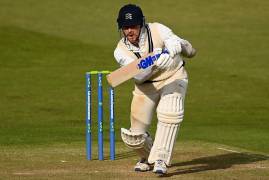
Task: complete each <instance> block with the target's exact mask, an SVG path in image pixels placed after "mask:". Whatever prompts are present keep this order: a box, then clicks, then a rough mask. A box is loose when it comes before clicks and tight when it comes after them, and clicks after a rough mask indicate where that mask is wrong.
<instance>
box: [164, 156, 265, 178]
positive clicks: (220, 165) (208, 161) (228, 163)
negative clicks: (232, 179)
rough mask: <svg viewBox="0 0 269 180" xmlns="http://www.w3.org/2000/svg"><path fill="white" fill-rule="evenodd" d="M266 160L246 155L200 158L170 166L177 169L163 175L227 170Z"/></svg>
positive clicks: (261, 157)
mask: <svg viewBox="0 0 269 180" xmlns="http://www.w3.org/2000/svg"><path fill="white" fill-rule="evenodd" d="M268 159H269V158H268V157H267V156H264V155H261V154H248V153H228V154H221V155H216V156H209V157H202V158H197V159H193V160H191V161H186V162H180V163H175V164H172V167H177V169H176V170H174V171H173V172H171V173H168V174H167V175H165V177H170V176H174V175H180V174H189V173H197V172H202V171H209V170H217V169H228V168H231V167H232V166H233V165H239V164H249V163H253V162H257V161H264V160H268Z"/></svg>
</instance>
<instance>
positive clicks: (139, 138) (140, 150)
mask: <svg viewBox="0 0 269 180" xmlns="http://www.w3.org/2000/svg"><path fill="white" fill-rule="evenodd" d="M121 138H122V140H123V142H124V143H125V145H126V146H127V147H129V148H130V149H133V150H134V151H135V152H136V153H137V155H138V156H139V157H141V158H145V159H147V158H148V156H149V153H150V150H151V147H152V144H153V141H152V139H151V137H150V136H149V134H147V133H144V134H141V133H134V132H131V131H130V130H128V129H125V128H121Z"/></svg>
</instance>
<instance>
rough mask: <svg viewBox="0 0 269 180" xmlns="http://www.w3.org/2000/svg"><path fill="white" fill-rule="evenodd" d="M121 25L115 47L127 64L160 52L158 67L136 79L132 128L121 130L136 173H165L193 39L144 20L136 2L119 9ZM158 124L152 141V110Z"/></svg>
mask: <svg viewBox="0 0 269 180" xmlns="http://www.w3.org/2000/svg"><path fill="white" fill-rule="evenodd" d="M117 24H118V28H119V31H120V32H121V36H122V38H121V39H120V41H119V42H118V44H117V47H116V49H115V51H114V56H115V59H116V61H117V62H118V63H119V64H120V65H121V66H125V65H127V64H129V63H130V62H132V61H134V60H136V59H138V58H140V57H141V56H145V55H147V54H148V53H151V52H153V53H156V54H157V53H159V54H160V53H162V52H163V51H164V50H166V51H168V53H162V54H161V55H160V57H159V58H158V59H157V61H156V65H154V66H150V67H149V68H147V69H146V70H145V71H143V72H142V73H140V74H138V75H136V76H135V77H134V81H135V87H134V91H133V99H132V104H131V114H130V121H131V125H130V126H131V127H130V128H129V129H125V128H122V129H121V137H122V140H123V142H124V143H125V144H126V146H128V147H129V148H131V149H133V150H134V151H135V152H136V153H137V155H138V156H139V161H138V162H137V163H136V165H135V166H134V170H135V171H150V170H152V167H153V172H154V173H157V174H166V173H167V167H169V165H171V160H172V154H173V147H174V145H175V142H176V138H177V134H178V132H179V127H180V124H181V122H182V121H183V116H184V100H185V94H186V91H187V85H188V75H187V72H186V70H185V68H184V64H185V63H184V61H183V59H182V58H183V57H187V58H191V57H193V56H195V53H196V51H195V49H194V48H193V47H192V45H191V44H190V42H189V41H187V40H185V39H182V38H180V37H178V36H177V35H175V34H174V33H173V32H172V30H171V29H169V28H168V27H166V26H165V25H163V24H160V23H156V22H155V23H146V22H145V17H144V15H143V12H142V10H141V8H140V7H139V6H137V5H134V4H128V5H125V6H123V7H122V8H121V9H120V10H119V14H118V18H117ZM154 112H156V113H157V118H158V123H157V129H156V133H155V139H154V142H153V140H152V137H151V136H150V134H149V132H148V129H149V126H150V124H151V122H152V116H153V113H154Z"/></svg>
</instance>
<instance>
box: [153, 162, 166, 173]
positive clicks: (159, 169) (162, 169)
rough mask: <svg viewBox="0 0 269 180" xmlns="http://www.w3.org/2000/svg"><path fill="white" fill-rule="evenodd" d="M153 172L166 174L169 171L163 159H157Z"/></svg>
mask: <svg viewBox="0 0 269 180" xmlns="http://www.w3.org/2000/svg"><path fill="white" fill-rule="evenodd" d="M153 172H154V173H156V174H166V173H167V167H166V164H165V162H164V161H163V160H157V161H155V164H154V168H153Z"/></svg>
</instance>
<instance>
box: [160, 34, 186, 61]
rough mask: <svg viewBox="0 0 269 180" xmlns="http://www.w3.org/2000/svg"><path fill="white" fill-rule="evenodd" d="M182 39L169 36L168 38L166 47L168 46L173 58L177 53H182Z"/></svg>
mask: <svg viewBox="0 0 269 180" xmlns="http://www.w3.org/2000/svg"><path fill="white" fill-rule="evenodd" d="M180 41H181V40H180V39H179V38H177V37H173V38H169V39H167V40H166V41H165V42H164V43H165V47H166V48H167V50H168V52H169V54H170V56H171V57H172V58H173V57H174V56H175V55H177V54H180V53H181V51H182V49H181V44H180Z"/></svg>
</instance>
